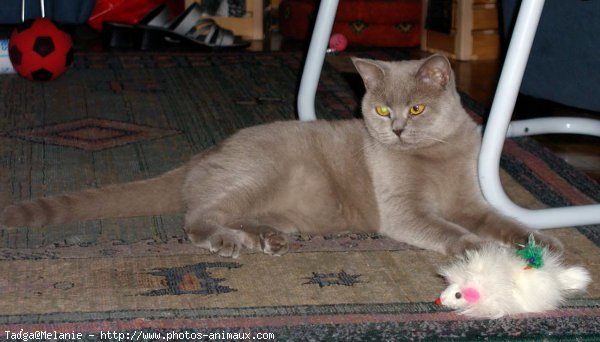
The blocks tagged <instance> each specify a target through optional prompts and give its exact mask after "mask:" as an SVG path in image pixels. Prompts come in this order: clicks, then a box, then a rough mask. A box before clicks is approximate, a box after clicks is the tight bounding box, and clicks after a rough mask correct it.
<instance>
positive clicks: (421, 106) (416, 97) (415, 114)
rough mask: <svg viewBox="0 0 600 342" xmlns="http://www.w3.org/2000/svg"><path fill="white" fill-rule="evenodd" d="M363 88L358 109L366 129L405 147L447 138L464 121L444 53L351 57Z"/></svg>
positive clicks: (390, 142)
mask: <svg viewBox="0 0 600 342" xmlns="http://www.w3.org/2000/svg"><path fill="white" fill-rule="evenodd" d="M352 61H353V62H354V65H355V67H356V69H357V70H358V72H359V74H360V75H361V77H362V79H363V81H364V84H365V89H366V93H365V96H364V98H363V101H362V113H363V118H364V120H365V123H366V125H367V128H368V130H369V133H370V134H371V136H373V138H375V139H377V140H378V141H379V142H381V143H383V144H384V145H387V146H391V147H394V148H400V149H403V150H410V149H417V148H422V147H427V146H431V145H434V144H440V143H445V142H446V138H447V137H449V136H450V135H452V134H453V133H454V132H455V131H456V130H457V129H460V125H461V124H462V123H463V122H464V115H465V113H464V110H463V109H462V106H461V104H460V97H459V96H458V93H457V91H456V86H455V82H454V74H453V72H452V68H451V67H450V62H449V61H448V60H447V59H446V57H443V56H440V55H435V56H431V57H429V58H426V59H423V60H416V61H400V62H385V61H376V60H370V59H361V58H353V59H352Z"/></svg>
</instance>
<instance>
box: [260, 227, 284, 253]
mask: <svg viewBox="0 0 600 342" xmlns="http://www.w3.org/2000/svg"><path fill="white" fill-rule="evenodd" d="M260 246H261V247H262V251H263V252H264V253H265V254H269V255H275V256H280V255H283V254H285V253H287V251H288V250H289V242H288V239H287V236H286V235H285V234H283V233H281V232H277V231H266V232H262V233H260Z"/></svg>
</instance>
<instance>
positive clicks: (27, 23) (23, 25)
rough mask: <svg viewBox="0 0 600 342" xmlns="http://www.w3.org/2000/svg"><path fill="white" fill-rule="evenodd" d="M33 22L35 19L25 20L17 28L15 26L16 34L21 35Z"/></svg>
mask: <svg viewBox="0 0 600 342" xmlns="http://www.w3.org/2000/svg"><path fill="white" fill-rule="evenodd" d="M34 21H35V19H27V20H25V21H24V22H22V23H21V24H19V26H17V28H16V30H17V32H19V33H21V32H23V31H25V30H27V29H29V28H30V27H31V25H33V22H34Z"/></svg>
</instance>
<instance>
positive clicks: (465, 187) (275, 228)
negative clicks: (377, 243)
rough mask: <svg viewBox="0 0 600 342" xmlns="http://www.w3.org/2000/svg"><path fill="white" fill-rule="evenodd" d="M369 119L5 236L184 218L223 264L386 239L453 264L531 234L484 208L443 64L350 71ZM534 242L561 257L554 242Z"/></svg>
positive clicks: (473, 151)
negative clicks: (304, 243) (301, 243)
mask: <svg viewBox="0 0 600 342" xmlns="http://www.w3.org/2000/svg"><path fill="white" fill-rule="evenodd" d="M353 62H354V65H355V66H356V69H357V70H358V72H359V73H360V75H361V77H362V79H363V81H364V85H365V88H366V94H365V96H364V98H363V101H362V113H363V120H358V119H356V120H340V121H331V122H328V121H315V122H298V121H288V122H274V123H270V124H265V125H260V126H255V127H250V128H246V129H243V130H241V131H239V132H237V133H236V134H234V135H233V136H231V137H229V138H228V139H226V140H225V141H223V142H222V143H221V144H219V145H217V146H216V147H214V148H212V149H209V150H207V151H205V152H203V153H201V154H199V155H197V156H195V157H194V158H192V160H191V161H189V162H188V163H187V164H185V165H184V166H182V167H180V168H178V169H175V170H173V171H170V172H168V173H166V174H164V175H161V176H158V177H156V178H152V179H148V180H144V181H139V182H133V183H127V184H121V185H113V186H108V187H105V188H100V189H92V190H85V191H81V192H75V193H68V194H64V195H58V196H53V197H46V198H40V199H36V200H33V201H27V202H21V203H17V204H15V205H12V206H9V207H7V208H6V209H5V210H4V211H3V213H2V215H1V217H0V222H1V223H3V224H4V225H7V226H22V225H34V226H35V225H45V224H57V223H65V222H69V221H79V220H87V219H96V218H107V217H126V216H141V215H152V214H160V213H170V212H181V211H185V231H186V233H187V235H188V237H189V239H190V240H191V241H192V242H193V243H194V244H196V245H198V246H200V247H202V248H207V249H209V250H210V251H212V252H215V253H218V254H219V255H221V256H226V257H234V258H235V257H238V256H239V254H240V251H241V250H242V249H243V248H248V249H255V250H262V251H263V252H264V253H267V254H271V255H281V254H284V253H285V252H286V251H287V250H288V235H289V233H295V232H302V233H311V234H325V233H332V232H341V231H362V232H378V233H381V234H383V235H386V236H388V237H390V238H392V239H394V240H397V241H402V242H406V243H409V244H411V245H414V246H417V247H421V248H425V249H430V250H434V251H437V252H441V253H446V254H455V253H461V252H463V251H464V250H465V249H468V248H476V247H478V246H479V245H480V244H482V243H483V242H484V241H485V240H497V241H500V242H502V243H506V244H512V243H516V242H523V243H524V242H525V241H527V237H528V235H529V234H530V233H531V231H530V230H529V229H527V228H526V227H524V226H522V225H521V224H519V223H517V222H516V221H514V220H512V219H509V218H507V217H504V216H502V215H500V214H499V213H498V212H496V211H495V210H494V209H493V208H491V207H490V206H489V205H488V203H487V202H486V201H485V200H484V198H483V197H482V194H481V191H480V188H479V183H478V179H477V170H476V164H477V163H476V160H477V156H478V153H479V146H480V143H481V136H480V132H479V129H478V127H477V125H476V124H475V123H474V122H473V121H472V119H471V118H470V117H469V115H468V114H467V113H466V112H465V110H464V109H463V108H462V106H461V103H460V98H459V95H458V93H457V91H456V86H455V81H454V74H453V72H452V69H451V67H450V63H449V62H448V60H447V59H446V58H445V57H443V56H432V57H430V58H427V59H424V60H417V61H401V62H384V61H375V60H369V59H359V58H354V59H353ZM536 234H537V240H538V241H541V242H543V243H545V244H546V245H549V246H550V247H553V248H556V249H560V248H561V244H560V242H559V241H557V240H556V239H554V238H552V237H549V236H545V235H543V234H541V233H536Z"/></svg>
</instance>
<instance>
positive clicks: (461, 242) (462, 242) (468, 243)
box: [446, 234, 485, 255]
mask: <svg viewBox="0 0 600 342" xmlns="http://www.w3.org/2000/svg"><path fill="white" fill-rule="evenodd" d="M484 244H485V240H483V239H482V238H480V237H478V236H477V235H475V234H464V235H463V236H461V237H460V238H459V239H458V240H456V242H455V243H453V244H452V245H451V246H450V247H448V250H447V251H446V254H450V255H458V254H462V253H464V252H465V251H467V250H474V249H479V248H480V247H481V246H483V245H484Z"/></svg>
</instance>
